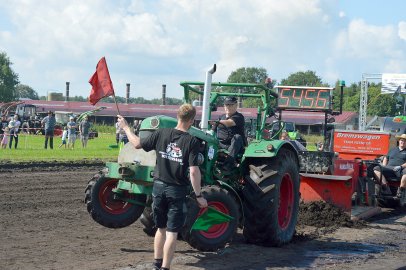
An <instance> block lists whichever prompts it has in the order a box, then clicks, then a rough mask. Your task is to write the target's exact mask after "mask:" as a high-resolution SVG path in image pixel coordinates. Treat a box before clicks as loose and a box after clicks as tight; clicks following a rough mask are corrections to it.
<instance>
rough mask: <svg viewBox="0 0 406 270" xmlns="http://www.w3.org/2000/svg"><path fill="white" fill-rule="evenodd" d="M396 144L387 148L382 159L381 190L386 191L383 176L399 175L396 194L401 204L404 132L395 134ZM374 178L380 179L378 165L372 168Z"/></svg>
mask: <svg viewBox="0 0 406 270" xmlns="http://www.w3.org/2000/svg"><path fill="white" fill-rule="evenodd" d="M396 138H397V139H398V146H397V147H394V148H392V149H391V150H389V153H388V155H387V156H385V157H384V159H383V161H382V166H381V167H382V183H381V184H382V187H383V188H382V190H383V191H388V187H387V185H388V182H387V180H386V178H385V177H401V180H400V187H399V190H398V194H397V196H398V197H399V198H400V199H401V201H402V203H403V205H404V204H406V134H402V135H400V136H396ZM374 174H375V177H376V179H378V180H379V179H380V177H381V171H380V168H379V166H376V167H375V168H374Z"/></svg>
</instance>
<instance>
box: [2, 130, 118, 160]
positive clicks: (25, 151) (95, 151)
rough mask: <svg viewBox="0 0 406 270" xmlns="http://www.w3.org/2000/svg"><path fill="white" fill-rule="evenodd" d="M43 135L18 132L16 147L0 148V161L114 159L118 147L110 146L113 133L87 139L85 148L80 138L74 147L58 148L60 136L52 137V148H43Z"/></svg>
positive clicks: (114, 140)
mask: <svg viewBox="0 0 406 270" xmlns="http://www.w3.org/2000/svg"><path fill="white" fill-rule="evenodd" d="M44 141H45V138H44V136H41V135H26V134H21V133H20V134H19V138H18V147H17V149H14V141H13V147H12V148H11V149H9V148H8V147H7V148H6V149H0V160H1V161H11V162H13V161H14V162H16V161H17V162H18V161H32V160H47V161H49V160H59V161H66V160H76V161H77V160H82V159H101V160H103V161H116V160H117V156H118V153H119V148H110V147H109V145H115V144H116V139H115V134H105V133H103V134H99V137H97V138H94V139H91V140H89V141H88V144H87V148H82V143H81V141H80V139H77V140H76V142H75V148H74V149H67V148H66V149H65V148H64V147H62V148H58V146H59V145H60V144H61V142H62V140H61V137H54V149H50V148H49V145H48V149H44Z"/></svg>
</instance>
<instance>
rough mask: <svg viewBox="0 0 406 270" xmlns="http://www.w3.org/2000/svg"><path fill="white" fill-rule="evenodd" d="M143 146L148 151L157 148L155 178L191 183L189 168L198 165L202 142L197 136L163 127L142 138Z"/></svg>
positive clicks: (171, 181) (171, 182) (177, 182)
mask: <svg viewBox="0 0 406 270" xmlns="http://www.w3.org/2000/svg"><path fill="white" fill-rule="evenodd" d="M141 147H142V149H144V150H145V151H147V152H148V151H151V150H156V158H157V166H156V169H155V170H154V179H158V180H160V181H162V182H165V183H168V184H176V185H182V186H184V185H189V183H190V181H189V178H188V175H187V172H188V168H189V167H190V166H197V165H198V153H199V147H200V143H199V141H198V140H197V139H196V138H195V137H193V136H192V135H190V134H189V133H187V132H183V131H180V130H177V129H173V128H162V129H158V130H156V131H155V132H154V133H152V134H151V135H150V136H148V137H146V138H143V139H141Z"/></svg>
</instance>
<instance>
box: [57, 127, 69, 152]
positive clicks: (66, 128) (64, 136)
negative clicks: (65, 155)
mask: <svg viewBox="0 0 406 270" xmlns="http://www.w3.org/2000/svg"><path fill="white" fill-rule="evenodd" d="M67 137H68V127H64V128H63V132H62V142H61V144H60V145H59V148H61V147H62V145H64V146H65V148H66V138H67Z"/></svg>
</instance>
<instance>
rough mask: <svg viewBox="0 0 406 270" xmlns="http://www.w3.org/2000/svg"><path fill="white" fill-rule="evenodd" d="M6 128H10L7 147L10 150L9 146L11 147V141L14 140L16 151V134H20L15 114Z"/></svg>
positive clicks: (18, 121)
mask: <svg viewBox="0 0 406 270" xmlns="http://www.w3.org/2000/svg"><path fill="white" fill-rule="evenodd" d="M8 126H9V128H10V142H9V144H8V147H9V148H10V149H11V146H12V145H13V139H14V148H15V149H17V145H18V133H20V126H21V122H20V118H19V116H18V115H17V114H16V115H14V117H13V119H11V121H10V122H9V124H8Z"/></svg>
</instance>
